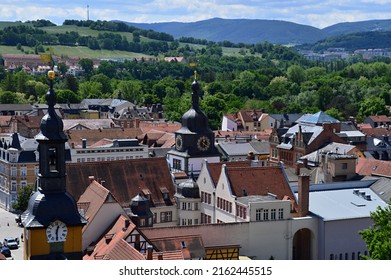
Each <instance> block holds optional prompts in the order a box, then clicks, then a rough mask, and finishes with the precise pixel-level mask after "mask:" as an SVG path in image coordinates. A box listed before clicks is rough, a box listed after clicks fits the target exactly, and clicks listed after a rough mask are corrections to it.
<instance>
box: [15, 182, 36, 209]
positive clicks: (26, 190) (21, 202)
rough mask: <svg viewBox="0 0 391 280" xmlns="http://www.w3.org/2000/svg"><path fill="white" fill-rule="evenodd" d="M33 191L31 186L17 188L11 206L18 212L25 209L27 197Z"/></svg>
mask: <svg viewBox="0 0 391 280" xmlns="http://www.w3.org/2000/svg"><path fill="white" fill-rule="evenodd" d="M33 191H34V187H33V186H26V187H21V188H19V189H18V193H17V196H16V201H15V202H14V203H13V204H12V208H14V209H15V210H17V211H19V212H24V211H25V210H27V207H28V204H29V199H30V196H31V194H32V193H33Z"/></svg>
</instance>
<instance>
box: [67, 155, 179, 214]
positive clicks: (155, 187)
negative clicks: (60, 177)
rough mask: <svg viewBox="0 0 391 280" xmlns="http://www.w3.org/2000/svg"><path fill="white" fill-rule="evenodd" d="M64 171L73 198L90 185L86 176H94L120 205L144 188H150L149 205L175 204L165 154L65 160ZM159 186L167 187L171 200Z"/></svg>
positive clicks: (126, 203) (125, 203) (125, 205)
mask: <svg viewBox="0 0 391 280" xmlns="http://www.w3.org/2000/svg"><path fill="white" fill-rule="evenodd" d="M66 171H67V174H68V176H67V178H66V179H67V190H68V192H69V193H70V194H71V195H73V197H74V198H75V199H76V200H78V199H79V197H80V196H81V194H82V193H83V192H84V190H85V189H86V188H87V186H88V185H89V184H90V181H89V176H94V177H95V179H96V180H97V181H98V182H101V184H102V185H103V186H104V187H105V188H107V189H108V190H109V191H110V192H111V193H112V194H113V196H114V197H115V198H116V199H117V200H118V202H119V203H120V205H121V206H123V207H128V206H129V203H130V201H131V199H132V198H134V197H135V196H136V195H138V194H139V193H140V192H141V191H142V190H143V189H148V190H149V191H150V193H151V200H152V207H153V206H155V207H156V206H165V205H167V206H168V205H173V204H174V200H173V197H174V194H175V186H174V183H173V181H172V178H171V174H170V170H169V168H168V164H167V161H166V159H165V158H164V157H157V158H143V159H132V160H117V161H105V162H83V163H67V166H66ZM103 181H104V182H103ZM162 188H166V189H167V190H168V192H169V197H170V200H164V199H163V194H162V192H161V189H162Z"/></svg>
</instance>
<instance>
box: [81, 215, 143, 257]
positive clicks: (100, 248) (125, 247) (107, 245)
mask: <svg viewBox="0 0 391 280" xmlns="http://www.w3.org/2000/svg"><path fill="white" fill-rule="evenodd" d="M134 229H135V225H134V224H133V223H132V222H131V221H130V220H129V218H128V217H126V216H125V215H120V216H119V217H118V219H117V220H116V222H115V223H114V225H113V227H111V228H110V229H109V230H108V231H107V232H106V234H105V235H104V236H103V237H102V238H101V239H100V240H99V241H98V242H97V244H96V245H95V246H94V249H93V251H92V252H90V253H86V254H85V255H84V257H83V260H145V257H144V256H143V254H141V253H140V252H139V251H137V250H136V249H135V248H133V247H132V246H131V245H130V244H128V243H127V242H126V241H125V238H127V237H128V236H129V235H130V233H131V232H132V231H133V230H134Z"/></svg>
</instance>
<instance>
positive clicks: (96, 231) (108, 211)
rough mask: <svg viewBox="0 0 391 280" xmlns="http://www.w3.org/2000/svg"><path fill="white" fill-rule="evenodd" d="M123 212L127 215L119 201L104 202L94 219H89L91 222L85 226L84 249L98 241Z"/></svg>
mask: <svg viewBox="0 0 391 280" xmlns="http://www.w3.org/2000/svg"><path fill="white" fill-rule="evenodd" d="M121 214H124V215H126V213H125V211H124V210H123V209H122V207H121V206H120V205H119V204H118V203H105V204H103V206H102V207H101V209H100V210H99V211H98V212H97V213H96V215H95V217H93V220H92V221H88V222H89V223H88V224H87V225H85V228H83V230H84V231H83V241H82V250H85V249H86V248H87V247H88V245H90V244H91V242H94V241H97V240H98V238H99V237H101V235H102V234H103V232H104V231H106V230H107V229H108V227H109V226H110V225H111V224H112V223H113V222H114V221H115V220H116V219H117V218H118V217H119V215H121ZM87 218H88V217H87Z"/></svg>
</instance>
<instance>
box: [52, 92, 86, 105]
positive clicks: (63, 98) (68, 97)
mask: <svg viewBox="0 0 391 280" xmlns="http://www.w3.org/2000/svg"><path fill="white" fill-rule="evenodd" d="M56 96H57V103H68V102H69V103H79V102H80V101H81V100H80V98H79V96H78V95H77V94H76V93H74V92H73V91H71V90H69V89H58V90H56Z"/></svg>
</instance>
